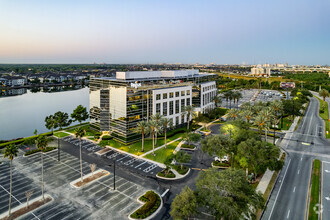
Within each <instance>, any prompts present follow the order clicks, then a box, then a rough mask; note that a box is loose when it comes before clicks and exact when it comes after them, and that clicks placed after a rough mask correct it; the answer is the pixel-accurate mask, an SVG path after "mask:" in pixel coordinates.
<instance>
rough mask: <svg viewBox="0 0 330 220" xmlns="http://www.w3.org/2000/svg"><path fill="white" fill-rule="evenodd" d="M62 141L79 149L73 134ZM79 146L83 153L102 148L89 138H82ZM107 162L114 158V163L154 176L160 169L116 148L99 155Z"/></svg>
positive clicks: (112, 160) (94, 151)
mask: <svg viewBox="0 0 330 220" xmlns="http://www.w3.org/2000/svg"><path fill="white" fill-rule="evenodd" d="M62 140H63V141H65V142H67V143H70V144H72V145H74V146H75V147H77V150H78V149H79V140H78V139H77V138H75V137H73V136H68V137H65V138H63V139H62ZM81 147H82V149H83V152H84V153H96V152H97V151H99V150H101V149H103V148H102V147H100V146H98V145H97V144H95V143H93V142H92V141H90V140H82V142H81ZM101 157H102V158H103V159H104V160H105V161H108V163H109V164H112V163H113V162H114V160H116V165H119V166H122V167H125V168H127V169H130V170H131V171H132V172H137V173H139V174H142V175H153V176H155V175H156V174H157V173H158V172H159V171H161V170H162V168H161V167H159V166H158V165H157V164H156V163H152V162H150V161H147V160H144V159H142V158H137V157H133V156H131V155H129V154H125V153H121V152H119V151H117V150H114V149H113V150H111V151H109V152H107V153H106V154H104V155H102V156H101Z"/></svg>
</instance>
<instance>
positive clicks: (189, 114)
mask: <svg viewBox="0 0 330 220" xmlns="http://www.w3.org/2000/svg"><path fill="white" fill-rule="evenodd" d="M182 114H183V115H187V130H189V122H190V118H191V117H193V116H194V108H193V107H192V106H191V105H186V106H185V107H184V108H183V110H182Z"/></svg>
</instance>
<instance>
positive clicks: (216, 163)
mask: <svg viewBox="0 0 330 220" xmlns="http://www.w3.org/2000/svg"><path fill="white" fill-rule="evenodd" d="M212 164H213V166H218V167H230V164H229V163H222V162H220V161H213V163H212Z"/></svg>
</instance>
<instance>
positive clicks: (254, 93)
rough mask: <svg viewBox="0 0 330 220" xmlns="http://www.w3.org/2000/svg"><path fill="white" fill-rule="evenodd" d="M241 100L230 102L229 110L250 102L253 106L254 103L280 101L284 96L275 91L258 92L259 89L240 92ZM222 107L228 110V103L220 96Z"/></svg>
mask: <svg viewBox="0 0 330 220" xmlns="http://www.w3.org/2000/svg"><path fill="white" fill-rule="evenodd" d="M240 92H241V93H242V96H243V97H242V98H240V99H239V101H238V102H236V103H234V100H232V101H231V108H239V107H240V106H241V105H242V104H243V103H245V102H250V103H251V104H253V103H254V102H258V101H262V102H271V101H273V100H276V99H277V100H280V99H282V98H284V96H283V95H282V94H281V93H280V92H279V91H276V90H265V89H263V90H259V89H247V90H241V91H240ZM221 106H222V107H225V108H230V101H229V100H228V102H227V100H226V98H224V97H223V96H222V104H221Z"/></svg>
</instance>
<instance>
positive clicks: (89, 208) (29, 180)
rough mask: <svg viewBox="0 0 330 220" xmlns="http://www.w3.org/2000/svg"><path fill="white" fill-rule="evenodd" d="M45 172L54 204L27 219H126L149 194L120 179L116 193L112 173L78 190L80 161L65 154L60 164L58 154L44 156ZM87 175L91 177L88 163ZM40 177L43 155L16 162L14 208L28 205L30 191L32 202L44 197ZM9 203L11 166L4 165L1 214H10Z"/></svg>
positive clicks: (0, 175)
mask: <svg viewBox="0 0 330 220" xmlns="http://www.w3.org/2000/svg"><path fill="white" fill-rule="evenodd" d="M44 169H45V170H44V180H45V193H46V194H49V195H51V196H52V197H53V198H54V201H53V202H51V203H48V204H47V205H45V206H44V207H42V208H40V209H38V210H37V211H35V212H33V214H32V213H31V214H28V215H26V216H24V217H23V219H126V218H127V216H128V214H129V213H131V212H132V211H133V210H135V209H136V208H138V207H139V206H140V204H139V203H138V202H137V201H136V199H137V198H138V197H139V196H140V195H142V194H143V193H144V192H145V191H146V190H148V189H145V188H144V187H143V186H140V185H138V184H136V183H133V182H130V181H127V180H126V179H124V178H121V177H119V176H116V179H115V180H116V190H115V191H114V190H113V180H114V179H113V178H114V177H113V173H112V172H111V171H110V174H109V175H107V176H105V177H103V178H101V179H100V180H98V181H97V182H94V183H92V184H90V185H87V186H85V187H84V188H82V189H74V188H72V187H71V186H70V182H71V181H73V180H75V179H77V178H80V162H79V158H76V157H74V156H72V155H70V154H68V153H65V152H61V161H60V162H58V161H57V150H55V151H51V152H48V153H46V154H44ZM83 173H84V174H88V173H90V167H89V164H88V163H86V162H83ZM40 174H41V164H40V153H37V154H33V155H30V156H28V157H22V156H20V157H18V158H16V159H14V160H13V192H12V207H16V206H18V205H19V204H21V203H25V202H26V198H25V192H26V191H30V190H33V195H32V197H31V199H33V198H35V197H38V196H40V195H41V187H40V179H41V175H40ZM8 199H9V162H4V163H2V164H1V165H0V213H3V212H8ZM31 199H30V200H31Z"/></svg>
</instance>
